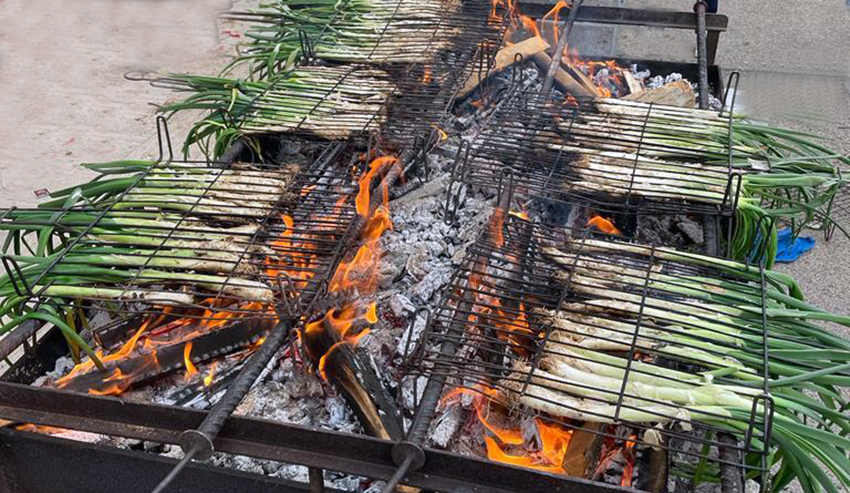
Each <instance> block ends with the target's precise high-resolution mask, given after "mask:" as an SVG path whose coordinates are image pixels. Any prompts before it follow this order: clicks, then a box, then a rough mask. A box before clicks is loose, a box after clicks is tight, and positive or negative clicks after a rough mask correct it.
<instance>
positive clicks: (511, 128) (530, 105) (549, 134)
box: [447, 72, 742, 235]
mask: <svg viewBox="0 0 850 493" xmlns="http://www.w3.org/2000/svg"><path fill="white" fill-rule="evenodd" d="M739 78H740V75H739V74H738V73H737V72H734V73H732V74H730V76H729V82H728V84H727V86H726V92H725V93H724V98H723V99H724V107H726V104H725V102H726V100H727V98H728V97H729V95H730V94H731V100H730V101H729V103H730V105H729V106H728V109H724V110H722V111H721V113H720V115H721V116H722V117H725V118H726V119H727V121H728V122H730V123H731V118H732V115H733V113H734V105H735V96H736V94H737V92H736V91H735V89H734V88H736V87H737V85H738V80H739ZM521 85H522V84H516V83H514V81H513V80H512V81H511V84H510V88H509V89H508V91H507V92H508V94H509V95H511V97H512V98H513V100H512V101H509V102H508V107H507V108H503V109H500V110H499V111H500V112H501V114H496V115H494V116H492V117H490V118H489V119H488V122H487V123H486V128H485V130H484V132H483V135H481V136H480V138H478V139H476V142H475V143H474V144H473V145H472V148H471V149H470V150H467V151H466V152H459V153H458V160H457V161H456V162H455V165H454V166H455V167H454V169H453V172H452V184H451V186H450V187H449V188H450V189H455V190H457V189H459V188H460V187H459V185H461V184H464V185H473V186H480V187H498V186H500V184H501V183H502V181H503V180H504V179H505V177H508V178H509V179H510V181H511V183H512V184H513V185H514V187H515V188H516V189H517V193H518V195H522V196H524V197H526V198H530V199H539V200H543V201H550V202H555V203H564V204H582V205H587V204H589V205H591V206H593V207H594V208H596V209H597V210H598V211H599V212H606V213H616V214H627V215H638V214H640V215H652V214H677V213H690V214H699V215H706V216H715V217H730V216H731V215H732V214H733V213H734V211H735V208H736V207H737V203H738V199H739V196H740V188H741V186H740V185H741V178H742V177H741V175H740V173H738V172H736V171H735V170H733V169H732V151H731V146H730V143H731V138H732V137H731V125H730V128H729V136H728V140H727V145H726V148H727V151H726V154H727V156H728V164H727V166H726V170H725V172H724V179H725V181H726V185H725V187H724V193H723V198H722V200H721V201H719V203H715V204H713V205H712V204H709V203H699V202H693V201H684V200H682V199H672V200H670V201H669V203H668V202H666V201H660V200H658V199H655V200H653V199H652V198H642V197H639V196H637V195H636V194H635V193H634V192H633V187H634V179H635V173H634V171H632V172H631V175H630V176H631V179H630V180H629V183H628V186H624V187H623V190H622V191H621V193H618V194H617V196H615V197H614V198H612V199H611V200H605V199H604V198H600V193H598V192H594V191H592V190H586V191H581V192H567V191H565V190H563V189H561V187H560V183H561V182H564V184H568V183H571V182H572V181H573V179H572V178H570V177H569V169H570V168H571V167H572V166H573V165H572V164H570V163H569V161H565V159H566V160H569V159H570V157H569V156H568V157H566V158H565V159H563V158H562V156H563V154H564V152H565V151H563V150H560V151H557V152H556V151H554V150H549V151H545V150H541V149H538V148H537V147H536V146H535V143H536V140H537V139H538V138H542V139H544V140H546V141H547V142H550V141H551V142H552V143H555V142H558V141H560V142H561V143H562V145H573V146H575V147H577V148H579V149H586V150H587V151H590V152H593V151H595V150H596V149H594V148H593V146H591V147H588V146H585V145H583V144H581V143H573V144H570V142H569V140H570V138H571V137H570V132H569V131H567V133H566V134H564V135H560V136H559V135H558V133H556V132H555V131H550V130H549V127H550V125H551V123H550V122H549V120H548V118H546V117H545V116H544V117H538V116H536V115H538V114H544V115H549V116H550V117H552V118H554V119H564V120H566V121H568V122H569V126H570V127H571V126H572V123H573V122H574V121H576V119H578V118H581V116H582V114H583V112H584V111H583V110H581V109H576V110H569V109H568V108H566V107H560V108H559V107H555V108H554V109H552V108H553V107H551V106H550V107H547V108H543V107H540V105H539V104H537V103H538V102H539V101H540V95H538V94H536V93H535V92H534V91H533V90H527V91H520V90H516V87H515V86H521ZM730 91H731V92H730ZM580 104H581V105H582V107H583V108H585V109H586V108H588V107H591V106H592V105H593V104H594V103H593V102H592V101H585V102H581V103H580ZM652 107H653V105H652V104H649V105H648V108H649V109H648V111H647V113H646V117H645V119H644V120H643V122H642V124H640V123H638V124H637V126H636V129H637V130H636V131H639V132H640V135H641V137H640V138H639V140H638V141H637V144H636V147H635V149H634V152H633V153H632V154H633V156H634V160H635V162H634V163H633V169H634V167H635V166H636V165H637V160H638V159H641V158H642V157H644V156H642V154H641V151H642V150H643V147H644V139H643V135H644V134H645V132H646V125H647V122H648V120H649V117H650V115H651V111H652ZM592 112H593V110H591V113H592ZM528 115H535V116H528ZM493 120H495V121H493ZM523 120H526V121H523ZM541 134H542V135H541ZM602 140H607V139H602V138H601V137H600V142H602ZM612 143H616V142H614V141H612ZM631 145H632V146H634V144H631ZM470 151H471V152H470ZM547 155H550V156H554V161H552V160H550V159H546V157H545V156H547ZM623 162H624V163H625V159H624V160H623ZM669 164H670V165H671V171H673V169H674V168H673V166H672V165H674V164H675V161H670V162H669ZM559 165H563V166H565V167H566V169H565V170H564V171H562V172H561V173H562V175H560V177H556V176H555V172H556V168H558V166H559ZM498 166H501V168H499V167H498ZM627 168H628V167H627V165H625V164H624V166H623V169H624V170H626V171H628V169H627ZM719 168H721V167H719V166H718V170H717V172H718V173H720V172H721V171H720V169H719ZM534 169H539V171H534ZM546 169H548V170H549V172H548V175H546V174H545V173H543V171H545V170H546ZM718 176H719V175H718ZM447 200H448V199H447ZM728 234H729V235H731V228H730V229H729V232H728Z"/></svg>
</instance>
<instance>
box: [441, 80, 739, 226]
mask: <svg viewBox="0 0 850 493" xmlns="http://www.w3.org/2000/svg"><path fill="white" fill-rule="evenodd" d="M605 104H606V103H605V101H604V100H583V101H575V102H574V103H573V104H568V103H563V102H559V103H552V104H546V105H545V106H544V105H542V104H541V100H540V98H539V96H538V94H537V93H536V92H535V91H534V90H532V91H528V92H525V93H523V94H519V95H517V96H516V97H515V98H514V99H513V100H511V101H510V102H509V103H508V104H506V105H504V106H503V107H502V108H501V110H500V111H499V112H498V113H497V114H496V115H495V116H494V118H493V119H492V122H491V123H490V125H489V126H488V128H487V130H485V132H484V133H483V135H482V136H481V139H480V143H479V144H478V145H477V146H476V147H474V148H473V149H472V151H471V152H470V153H469V155H468V156H466V157H465V158H464V159H463V160H461V161H460V163H459V169H458V170H456V173H455V176H456V177H457V178H458V179H459V180H461V181H463V182H465V183H468V184H472V185H478V186H484V187H497V186H499V183H500V182H502V181H503V180H504V177H505V176H507V177H509V179H510V180H511V181H512V182H513V183H514V185H515V188H516V190H517V191H518V192H519V193H521V194H523V195H526V196H528V197H530V198H538V199H545V200H550V201H556V202H563V203H569V204H574V203H586V204H590V205H592V206H594V207H596V208H597V209H599V210H600V211H607V212H616V213H621V212H622V213H635V212H640V213H642V214H651V213H694V214H715V215H728V214H730V213H731V212H732V211H733V210H734V206H735V201H736V200H737V190H738V188H739V187H740V175H739V174H737V173H735V172H733V171H732V169H731V167H730V166H729V165H728V163H726V162H724V161H725V160H724V159H722V157H723V156H726V155H727V154H728V150H727V146H725V145H723V144H719V143H712V142H708V141H707V142H706V144H705V148H703V149H700V150H692V149H690V148H689V147H685V146H681V147H680V146H679V145H677V141H676V139H669V140H668V141H667V142H666V143H663V144H662V143H659V140H660V139H659V138H658V136H657V135H654V133H655V129H657V126H658V125H659V121H660V120H668V121H671V122H673V121H675V124H676V125H677V126H678V130H679V131H682V132H689V131H693V132H695V133H698V132H700V131H703V130H704V129H706V128H713V127H716V128H715V130H716V131H718V132H719V131H721V130H722V129H723V128H725V125H726V121H725V118H723V117H719V116H717V115H716V114H714V115H715V116H716V117H717V118H715V119H714V121H712V119H710V118H706V119H705V120H699V121H696V120H691V119H689V118H687V117H679V116H676V112H677V109H676V108H672V107H665V106H658V105H652V104H643V103H634V105H630V108H629V112H628V113H620V114H614V113H612V112H610V111H605V112H602V111H599V105H605ZM618 105H620V106H623V105H624V103H623V102H619V103H618ZM706 114H708V113H706ZM650 137H653V138H650ZM687 139H688V140H690V137H688V138H687ZM669 155H676V156H677V157H676V158H671V157H670V156H669ZM710 156H715V158H717V160H716V161H712V160H711V159H706V158H707V157H710ZM683 157H684V159H683Z"/></svg>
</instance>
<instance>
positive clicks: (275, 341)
mask: <svg viewBox="0 0 850 493" xmlns="http://www.w3.org/2000/svg"><path fill="white" fill-rule="evenodd" d="M293 325H294V323H293V321H292V320H284V321H283V322H281V323H280V324H278V325H277V327H275V328H273V329H272V330H271V331H270V333H269V336H268V337H267V338H266V340H265V342H264V343H263V345H262V346H260V349H258V350H257V352H256V353H254V354H253V355H252V356H251V357H250V359H248V362H247V363H245V366H244V367H243V368H242V371H240V372H239V375H238V376H237V377H236V379H235V380H234V381H233V383H232V384H231V385H230V386H229V387H228V388H227V391H226V392H225V393H224V395H223V396H222V398H221V400H219V401H218V402H217V403H216V405H215V406H213V408H212V410H211V411H210V412H209V414H207V416H206V418H204V421H203V423H201V425H200V426H199V427H198V428H190V429H187V430H186V431H185V432H184V433H183V434H182V435H181V440H180V447H181V448H182V449H183V452H185V453H186V457H185V458H184V459H183V461H182V462H181V463H180V464H179V465H178V466H177V467H175V469H174V471H172V474H169V475H168V476H167V477H166V478H165V479H163V481H162V482H161V483H160V484H159V485H158V486H157V488H156V490H155V491H163V490H164V489H165V487H166V486H168V484H169V483H170V482H171V481H173V480H174V479H175V478H176V476H177V473H179V472H180V469H181V468H182V467H186V464H188V462H189V461H190V460H192V459H193V458H195V457H197V458H198V459H199V460H206V459H208V458H210V456H212V454H213V451H214V450H215V447H214V445H213V441H214V440H215V438H216V437H217V436H218V434H219V432H220V431H221V428H222V427H223V426H224V424H225V423H226V422H227V420H228V419H229V418H230V417H231V415H232V414H233V411H235V410H236V406H238V405H239V403H240V402H242V399H243V398H244V397H245V395H246V394H247V393H248V391H249V390H251V387H253V386H254V383H255V382H256V381H257V378H259V376H260V373H262V371H263V370H264V369H265V368H266V366H267V365H268V364H269V362H270V361H271V360H272V358H274V356H275V355H276V354H277V351H278V349H280V348H281V347H282V346H283V344H284V343H285V342H286V340H287V339H288V338H289V334H290V331H291V330H292V326H293ZM181 466H182V467H181Z"/></svg>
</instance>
